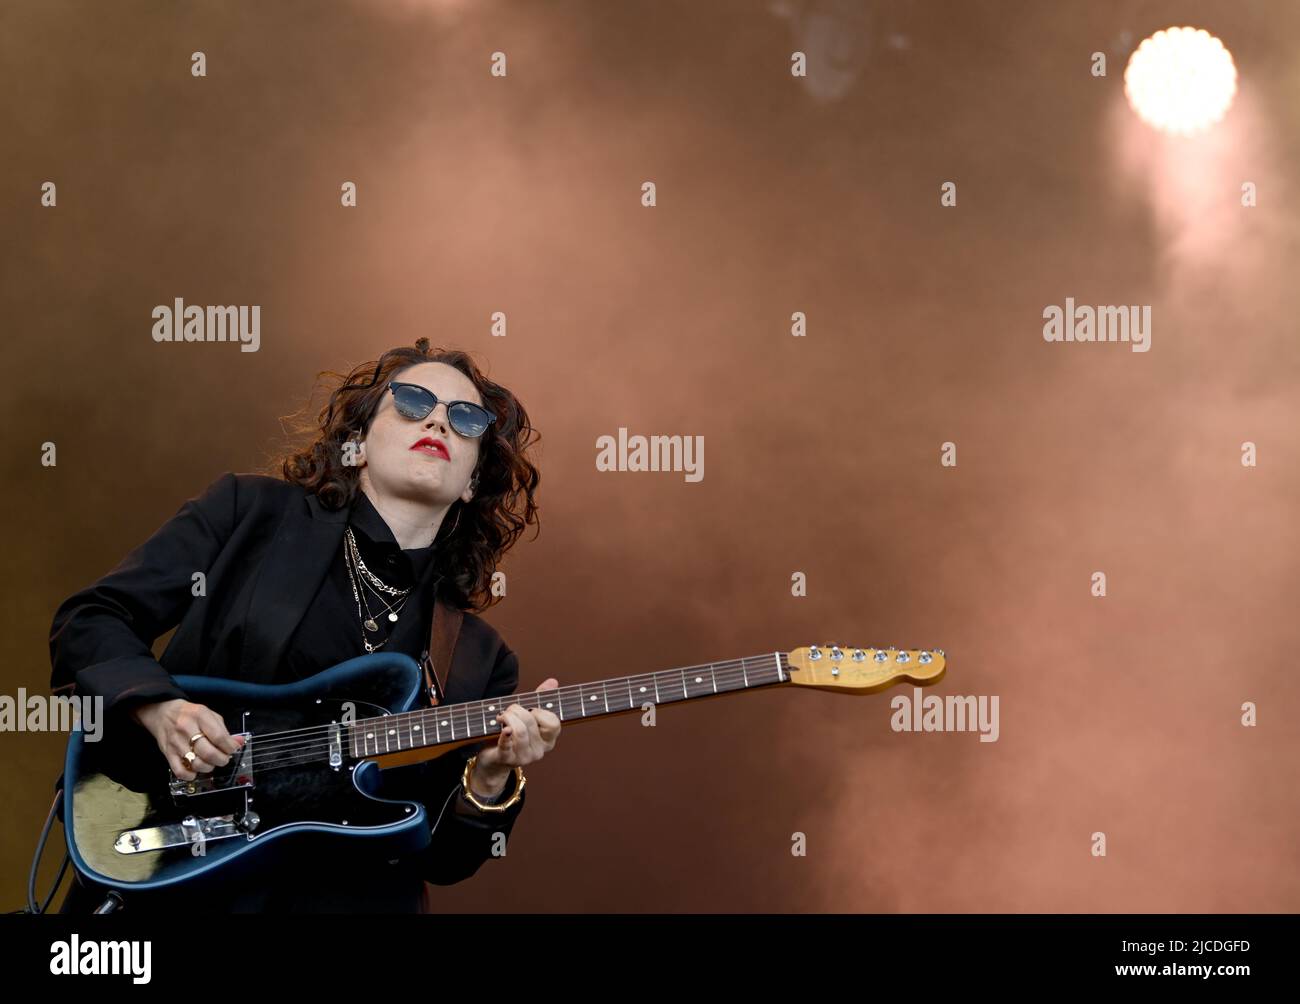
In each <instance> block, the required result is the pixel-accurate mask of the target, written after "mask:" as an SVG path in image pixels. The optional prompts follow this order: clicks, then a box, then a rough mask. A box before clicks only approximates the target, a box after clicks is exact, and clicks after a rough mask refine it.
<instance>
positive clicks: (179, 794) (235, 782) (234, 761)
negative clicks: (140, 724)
mask: <svg viewBox="0 0 1300 1004" xmlns="http://www.w3.org/2000/svg"><path fill="white" fill-rule="evenodd" d="M236 735H242V736H243V737H244V744H243V746H242V747H241V748H240V750H239V754H238V755H237V756H233V757H231V758H230V763H228V764H226V765H225V766H224V767H218V768H217V769H216V770H214V771H213V772H212V773H211V774H200V775H199V776H198V777H196V778H195V779H194V780H193V781H182V780H181V779H180V778H178V777H177V776H176V774H175V773H174V772H173V771H171V769H170V768H169V769H168V771H167V773H168V774H169V775H170V777H171V780H170V781H168V782H167V788H168V790H169V791H170V792H171V795H172V798H173V799H175V800H177V801H179V800H180V799H182V798H189V797H191V796H193V795H208V794H212V793H213V792H220V791H239V790H240V789H241V788H251V787H253V751H252V749H250V745H251V744H250V742H249V740H251V739H252V733H250V732H243V733H236ZM214 818H218V817H214Z"/></svg>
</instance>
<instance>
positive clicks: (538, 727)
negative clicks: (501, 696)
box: [474, 677, 560, 781]
mask: <svg viewBox="0 0 1300 1004" xmlns="http://www.w3.org/2000/svg"><path fill="white" fill-rule="evenodd" d="M559 685H560V681H559V680H557V679H555V677H550V678H549V679H547V680H546V682H545V683H543V684H542V685H541V686H540V687H538V688H537V689H538V690H554V689H555V688H556V687H558V686H559ZM497 721H499V722H500V723H501V734H500V735H499V736H497V741H496V745H495V746H484V747H483V748H481V749H480V750H479V751H478V760H476V761H475V763H474V773H475V774H478V773H480V772H482V774H483V776H484V779H485V780H502V781H504V779H505V778H507V777H508V776H509V775H510V772H511V771H513V770H514V769H515V768H516V767H526V766H527V765H528V764H530V763H536V762H537V761H538V760H540V759H541V758H542V757H544V756H545V755H546V754H547V753H549V752H551V750H553V749H555V742H556V740H557V739H559V738H560V716H559V715H557V714H555V712H553V711H547V710H545V709H544V708H525V707H524V706H523V705H522V704H512V705H510V707H508V708H506V709H505V711H502V712H501V713H500V714H498V715H497Z"/></svg>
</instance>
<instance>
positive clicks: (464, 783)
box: [460, 753, 527, 812]
mask: <svg viewBox="0 0 1300 1004" xmlns="http://www.w3.org/2000/svg"><path fill="white" fill-rule="evenodd" d="M477 761H478V754H477V753H475V754H474V755H473V756H472V757H470V758H469V759H468V760H466V761H465V772H464V773H463V774H461V776H460V787H461V790H462V791H463V792H464V795H465V798H466V800H467V801H468V802H469V803H470V804H471V805H472V806H474V808H476V809H478V810H479V812H505V811H506V809H508V808H510V806H512V805H514V804H515V803H516V802H518V801H519V798H520V796H522V795H523V793H524V781H525V780H527V779H526V778H525V777H524V769H523V768H522V767H516V768H515V777H516V778H517V780H518V783H517V784H516V785H515V790H514V793H513V794H512V795H511V796H510V798H509V799H507V800H506V801H504V802H502V803H501V804H500V805H487V804H485V803H483V802H480V801H479V800H478V799H477V798H475V797H474V790H473V789H472V788H470V786H469V775H470V771H472V770H473V769H474V764H475V763H476V762H477Z"/></svg>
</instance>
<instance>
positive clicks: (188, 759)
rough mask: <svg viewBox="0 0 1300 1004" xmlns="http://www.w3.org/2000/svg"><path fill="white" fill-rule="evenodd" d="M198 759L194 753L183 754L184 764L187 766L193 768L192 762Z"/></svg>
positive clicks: (191, 751)
mask: <svg viewBox="0 0 1300 1004" xmlns="http://www.w3.org/2000/svg"><path fill="white" fill-rule="evenodd" d="M198 758H199V755H198V754H197V753H195V752H194V751H193V750H190V751H189V752H188V753H186V754H185V763H186V765H187V766H193V765H194V761H195V760H197V759H198Z"/></svg>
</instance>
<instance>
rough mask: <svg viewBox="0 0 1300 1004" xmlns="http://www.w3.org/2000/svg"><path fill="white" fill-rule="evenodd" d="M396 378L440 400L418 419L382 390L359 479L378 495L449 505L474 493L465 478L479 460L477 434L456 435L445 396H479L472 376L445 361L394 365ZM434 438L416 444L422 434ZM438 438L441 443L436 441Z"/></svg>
mask: <svg viewBox="0 0 1300 1004" xmlns="http://www.w3.org/2000/svg"><path fill="white" fill-rule="evenodd" d="M390 379H392V380H396V381H398V382H399V383H415V384H419V385H420V386H422V387H426V388H428V389H429V390H431V391H433V393H434V394H436V395H437V397H438V404H437V406H436V407H435V408H434V409H433V411H431V412H429V414H428V415H426V416H425V417H424V418H423V419H420V420H419V421H416V420H414V419H410V418H406V417H405V416H403V415H402V414H401V413H399V412H398V410H397V408H396V407H395V406H394V403H393V392H392V391H391V390H385V391H384V396H383V398H382V399H380V402H379V408H378V409H377V410H376V411H375V417H374V419H373V421H371V423H370V430H369V431H368V432H367V433H366V436H365V438H364V439H363V440H362V442H363V444H364V449H363V450H362V451H361V454H360V457H361V460H360V464H361V475H360V476H361V485H362V487H363V488H365V487H371V488H373V489H374V490H376V491H378V492H379V493H380V494H381V495H384V496H389V497H393V498H404V499H411V500H414V501H420V502H424V503H426V504H427V503H438V504H441V505H443V506H450V505H451V504H452V503H453V502H455V501H456V499H457V498H460V499H463V500H464V501H466V502H468V501H469V500H470V498H471V497H472V496H473V492H472V491H470V489H469V480H470V477H471V475H472V474H473V473H474V465H475V464H476V463H477V462H478V451H479V442H480V440H479V439H478V438H466V437H465V436H462V435H460V434H459V433H458V432H456V431H455V430H454V429H452V427H451V424H450V423H449V422H448V421H447V404H446V402H448V401H472V402H473V403H474V404H479V405H481V404H482V403H483V399H482V398H481V397H480V396H479V393H478V389H477V388H476V387H475V386H474V383H473V381H472V380H470V378H469V377H467V376H466V375H465V374H464V373H462V372H461V371H460V370H458V369H456V368H455V367H454V366H448V365H447V364H446V363H418V364H416V365H414V366H408V367H407V368H406V369H403V370H398V371H396V372H395V373H394V374H393V376H392V377H390ZM426 439H430V440H435V441H436V442H435V444H434V445H432V446H430V445H429V444H427V443H426V444H425V445H424V446H423V447H420V448H417V445H416V444H418V443H420V442H422V441H423V440H426ZM438 444H441V448H439V445H438Z"/></svg>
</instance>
